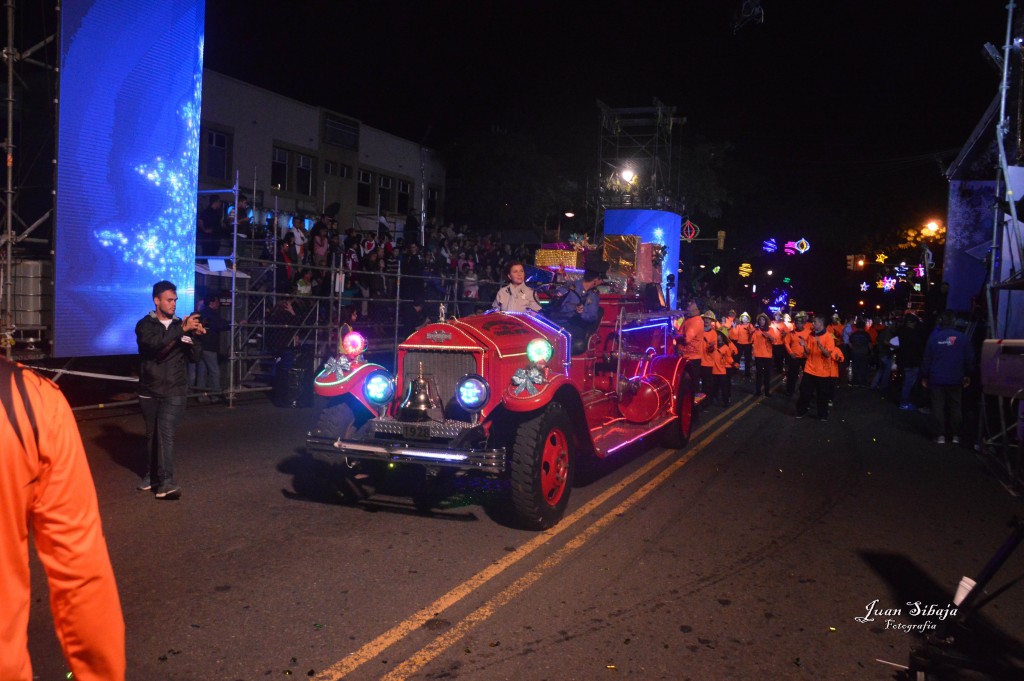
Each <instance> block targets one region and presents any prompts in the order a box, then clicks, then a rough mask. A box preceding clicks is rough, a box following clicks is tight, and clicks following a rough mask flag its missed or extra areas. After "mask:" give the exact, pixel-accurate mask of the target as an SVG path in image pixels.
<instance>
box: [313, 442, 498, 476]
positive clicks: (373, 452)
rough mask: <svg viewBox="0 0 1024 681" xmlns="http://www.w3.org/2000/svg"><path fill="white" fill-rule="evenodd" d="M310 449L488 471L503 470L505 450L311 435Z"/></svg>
mask: <svg viewBox="0 0 1024 681" xmlns="http://www.w3.org/2000/svg"><path fill="white" fill-rule="evenodd" d="M306 449H307V450H308V451H310V452H318V453H321V454H329V455H332V456H345V457H350V458H353V459H363V460H369V461H386V462H388V463H419V464H424V465H431V466H441V467H448V468H460V469H464V470H479V471H485V472H489V473H502V472H504V471H505V464H506V453H505V449H504V448H500V449H447V448H445V447H428V446H422V445H421V446H414V445H409V444H406V443H403V442H390V443H383V442H380V443H379V442H364V441H360V440H342V439H337V440H334V439H331V438H328V437H316V436H310V437H307V438H306Z"/></svg>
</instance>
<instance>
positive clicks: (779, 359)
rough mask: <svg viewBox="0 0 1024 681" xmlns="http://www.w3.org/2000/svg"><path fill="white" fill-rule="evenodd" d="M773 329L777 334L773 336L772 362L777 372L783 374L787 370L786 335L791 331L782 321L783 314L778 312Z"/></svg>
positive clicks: (773, 322)
mask: <svg viewBox="0 0 1024 681" xmlns="http://www.w3.org/2000/svg"><path fill="white" fill-rule="evenodd" d="M771 327H772V329H773V330H774V331H775V334H774V335H773V336H772V360H773V361H774V364H775V370H776V371H779V372H781V371H782V370H783V369H785V368H786V346H785V341H786V334H788V333H789V329H787V328H786V322H784V321H782V313H781V312H776V313H775V319H774V321H772V323H771Z"/></svg>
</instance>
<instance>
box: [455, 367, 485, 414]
mask: <svg viewBox="0 0 1024 681" xmlns="http://www.w3.org/2000/svg"><path fill="white" fill-rule="evenodd" d="M490 398H491V389H490V386H488V385H487V381H486V380H484V377H483V376H481V375H480V374H469V375H468V376H464V377H462V379H461V380H459V382H458V384H457V385H456V386H455V399H456V400H457V401H458V403H459V406H461V407H462V408H463V409H465V410H466V411H468V412H475V411H479V410H480V409H482V408H483V406H484V405H485V404H487V401H488V400H489V399H490Z"/></svg>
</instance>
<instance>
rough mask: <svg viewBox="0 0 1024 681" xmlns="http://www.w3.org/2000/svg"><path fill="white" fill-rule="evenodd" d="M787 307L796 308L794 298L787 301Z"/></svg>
mask: <svg viewBox="0 0 1024 681" xmlns="http://www.w3.org/2000/svg"><path fill="white" fill-rule="evenodd" d="M789 307H790V308H794V307H796V298H790V299H789Z"/></svg>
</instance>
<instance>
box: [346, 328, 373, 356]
mask: <svg viewBox="0 0 1024 681" xmlns="http://www.w3.org/2000/svg"><path fill="white" fill-rule="evenodd" d="M366 347H367V342H366V337H365V336H363V334H361V333H359V332H358V331H349V332H348V333H346V334H345V337H344V338H342V339H341V351H342V352H343V353H345V354H346V355H347V356H348V358H349V359H355V358H357V357H359V355H361V354H363V353H364V352H366Z"/></svg>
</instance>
